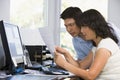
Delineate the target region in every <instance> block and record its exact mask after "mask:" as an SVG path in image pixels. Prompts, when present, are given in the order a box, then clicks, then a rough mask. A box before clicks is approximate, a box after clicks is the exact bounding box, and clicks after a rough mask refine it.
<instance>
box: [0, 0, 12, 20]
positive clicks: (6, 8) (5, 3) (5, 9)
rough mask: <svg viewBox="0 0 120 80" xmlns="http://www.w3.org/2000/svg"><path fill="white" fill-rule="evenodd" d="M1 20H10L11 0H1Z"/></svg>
mask: <svg viewBox="0 0 120 80" xmlns="http://www.w3.org/2000/svg"><path fill="white" fill-rule="evenodd" d="M0 20H4V21H7V22H9V21H10V0H0Z"/></svg>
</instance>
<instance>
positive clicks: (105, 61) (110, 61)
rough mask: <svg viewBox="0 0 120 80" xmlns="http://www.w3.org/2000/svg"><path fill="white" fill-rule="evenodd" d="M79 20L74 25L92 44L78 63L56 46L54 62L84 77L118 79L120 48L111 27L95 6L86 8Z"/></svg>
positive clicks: (106, 79) (92, 79)
mask: <svg viewBox="0 0 120 80" xmlns="http://www.w3.org/2000/svg"><path fill="white" fill-rule="evenodd" d="M78 21H79V22H76V24H77V25H78V26H79V28H80V30H81V32H80V34H81V33H82V36H83V39H85V40H91V41H92V42H93V45H94V47H93V48H92V50H91V52H90V53H89V54H88V56H87V57H86V58H85V59H84V60H82V61H81V62H80V63H78V62H76V61H75V60H74V59H73V58H72V57H71V56H70V54H69V52H68V51H66V50H65V49H63V48H60V47H56V48H55V62H56V64H57V65H59V66H61V67H62V68H64V69H66V70H68V71H70V72H72V73H74V74H75V75H77V76H79V77H81V78H83V79H85V80H119V79H120V49H119V47H118V45H117V43H118V39H117V38H116V36H115V35H114V34H113V32H112V28H111V27H110V26H108V24H107V22H106V21H105V19H104V17H103V16H102V15H101V14H100V13H99V12H98V11H97V10H94V9H90V10H88V11H85V12H84V13H83V14H82V15H81V16H80V17H79V20H78ZM63 55H64V57H65V58H64V57H63ZM88 67H89V69H88Z"/></svg>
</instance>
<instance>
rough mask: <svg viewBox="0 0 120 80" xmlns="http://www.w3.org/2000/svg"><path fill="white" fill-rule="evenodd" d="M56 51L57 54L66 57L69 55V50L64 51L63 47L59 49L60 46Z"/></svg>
mask: <svg viewBox="0 0 120 80" xmlns="http://www.w3.org/2000/svg"><path fill="white" fill-rule="evenodd" d="M55 50H56V51H57V52H59V53H61V54H63V55H64V56H67V54H68V53H69V52H68V51H67V50H65V49H63V48H61V47H59V46H56V47H55Z"/></svg>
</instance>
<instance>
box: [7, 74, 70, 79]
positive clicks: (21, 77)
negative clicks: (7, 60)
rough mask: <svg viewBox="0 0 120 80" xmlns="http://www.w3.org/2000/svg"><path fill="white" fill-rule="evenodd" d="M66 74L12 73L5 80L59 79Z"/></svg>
mask: <svg viewBox="0 0 120 80" xmlns="http://www.w3.org/2000/svg"><path fill="white" fill-rule="evenodd" d="M67 76H68V75H32V74H25V75H14V76H12V77H11V78H7V79H6V80H61V79H62V78H63V77H67Z"/></svg>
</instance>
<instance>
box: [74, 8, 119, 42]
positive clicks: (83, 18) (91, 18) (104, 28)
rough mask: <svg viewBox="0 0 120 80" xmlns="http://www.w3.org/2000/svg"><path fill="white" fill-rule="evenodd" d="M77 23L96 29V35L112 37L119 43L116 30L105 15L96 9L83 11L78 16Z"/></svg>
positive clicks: (79, 25)
mask: <svg viewBox="0 0 120 80" xmlns="http://www.w3.org/2000/svg"><path fill="white" fill-rule="evenodd" d="M76 24H77V26H78V27H80V28H81V27H84V26H88V27H89V28H90V29H92V30H93V31H95V33H96V37H97V36H100V37H102V38H107V37H110V38H112V39H113V40H114V41H115V42H116V43H118V39H117V37H116V36H115V35H114V30H113V29H112V27H110V26H108V23H107V22H106V21H105V19H104V17H103V16H102V15H101V14H100V13H99V12H98V11H97V10H95V9H90V10H87V11H85V12H84V13H82V14H81V15H80V17H79V18H78V20H77V22H76Z"/></svg>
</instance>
